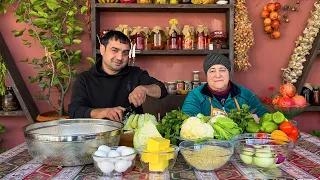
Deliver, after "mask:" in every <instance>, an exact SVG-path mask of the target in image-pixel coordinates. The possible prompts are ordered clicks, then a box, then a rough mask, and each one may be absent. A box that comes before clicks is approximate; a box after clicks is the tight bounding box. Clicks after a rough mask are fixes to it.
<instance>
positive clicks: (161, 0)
mask: <svg viewBox="0 0 320 180" xmlns="http://www.w3.org/2000/svg"><path fill="white" fill-rule="evenodd" d="M154 4H169V0H154Z"/></svg>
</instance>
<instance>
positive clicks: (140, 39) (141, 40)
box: [131, 26, 146, 50]
mask: <svg viewBox="0 0 320 180" xmlns="http://www.w3.org/2000/svg"><path fill="white" fill-rule="evenodd" d="M131 36H132V37H133V42H134V43H135V44H136V49H137V50H144V49H145V37H146V35H145V33H144V31H143V29H142V28H141V26H137V27H136V28H135V29H134V30H133V31H132V33H131Z"/></svg>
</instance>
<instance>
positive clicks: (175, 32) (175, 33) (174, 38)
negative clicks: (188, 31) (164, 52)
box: [168, 19, 181, 50]
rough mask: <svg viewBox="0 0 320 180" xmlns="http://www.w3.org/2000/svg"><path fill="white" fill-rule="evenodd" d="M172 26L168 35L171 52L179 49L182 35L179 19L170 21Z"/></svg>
mask: <svg viewBox="0 0 320 180" xmlns="http://www.w3.org/2000/svg"><path fill="white" fill-rule="evenodd" d="M169 23H170V24H171V28H170V30H169V33H168V37H169V48H168V49H170V50H178V49H179V43H181V41H179V35H180V29H179V28H178V27H177V24H178V20H177V19H171V20H170V21H169Z"/></svg>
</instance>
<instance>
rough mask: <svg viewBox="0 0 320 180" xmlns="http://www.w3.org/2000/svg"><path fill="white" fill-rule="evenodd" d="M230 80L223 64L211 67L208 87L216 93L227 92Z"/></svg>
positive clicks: (208, 73) (208, 74) (208, 75)
mask: <svg viewBox="0 0 320 180" xmlns="http://www.w3.org/2000/svg"><path fill="white" fill-rule="evenodd" d="M229 80H230V76H229V71H228V69H227V68H226V67H225V66H223V65H221V64H216V65H213V66H211V67H210V68H209V70H208V72H207V82H208V85H209V87H210V88H211V89H213V90H215V91H218V92H219V91H224V90H226V89H227V87H228V83H229Z"/></svg>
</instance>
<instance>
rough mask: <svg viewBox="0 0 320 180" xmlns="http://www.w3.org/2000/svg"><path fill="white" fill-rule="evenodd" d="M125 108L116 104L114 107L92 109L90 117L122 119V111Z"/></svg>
mask: <svg viewBox="0 0 320 180" xmlns="http://www.w3.org/2000/svg"><path fill="white" fill-rule="evenodd" d="M124 111H125V108H123V107H121V106H118V107H114V108H101V109H94V110H92V111H91V114H90V115H91V117H92V118H97V119H103V118H107V119H110V120H112V121H122V118H123V112H124Z"/></svg>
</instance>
